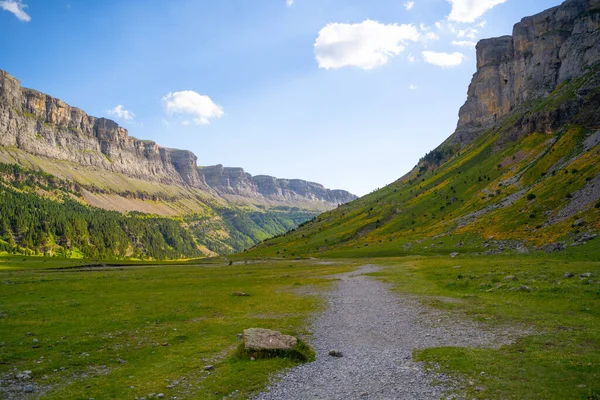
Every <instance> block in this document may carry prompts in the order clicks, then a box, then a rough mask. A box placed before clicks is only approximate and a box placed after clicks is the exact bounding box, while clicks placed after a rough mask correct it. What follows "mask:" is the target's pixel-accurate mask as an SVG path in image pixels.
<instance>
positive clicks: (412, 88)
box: [408, 84, 417, 90]
mask: <svg viewBox="0 0 600 400" xmlns="http://www.w3.org/2000/svg"><path fill="white" fill-rule="evenodd" d="M408 88H409V89H410V90H417V87H416V86H415V85H413V84H411V85H410V86H409V87H408Z"/></svg>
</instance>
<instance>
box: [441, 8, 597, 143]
mask: <svg viewBox="0 0 600 400" xmlns="http://www.w3.org/2000/svg"><path fill="white" fill-rule="evenodd" d="M597 7H598V2H597V1H596V0H591V1H590V0H570V1H565V2H564V3H563V4H562V5H560V6H558V7H554V8H551V9H549V10H546V11H544V12H542V13H539V14H537V15H534V16H531V17H526V18H523V19H522V20H521V22H519V23H517V24H516V25H515V26H514V28H513V32H512V36H502V37H498V38H493V39H485V40H481V41H480V42H479V43H478V44H477V72H476V74H475V75H474V77H473V80H472V81H471V85H470V86H469V91H468V98H467V101H466V103H465V105H464V106H463V107H462V108H461V109H460V113H459V122H458V127H457V129H456V132H455V133H454V134H453V135H452V136H451V137H450V138H449V140H448V143H450V144H458V145H460V146H461V147H464V146H466V145H467V144H468V143H470V142H472V141H473V140H475V139H476V138H477V137H479V136H480V135H481V134H483V133H484V132H486V131H487V130H488V129H489V128H490V127H492V126H493V125H494V124H496V122H498V121H499V120H500V119H501V118H502V117H504V116H506V115H508V114H509V113H510V112H511V111H513V110H514V109H515V108H517V107H519V105H521V104H523V103H524V102H526V101H528V100H533V99H537V98H543V97H546V96H547V95H549V94H550V93H551V92H552V91H553V90H555V89H556V88H557V87H558V85H560V84H561V83H562V82H564V81H566V80H569V79H573V78H577V77H580V76H582V75H583V74H584V73H585V72H587V68H588V67H590V66H591V65H594V64H595V63H596V62H597V61H598V60H599V59H600V47H599V46H597V44H598V38H599V33H598V22H597V19H595V18H591V17H589V13H590V12H593V11H592V10H594V9H596V8H597ZM581 107H582V102H580V101H579V100H578V99H572V100H571V102H570V104H567V105H563V106H562V107H561V109H560V112H556V113H540V114H538V115H532V116H528V117H527V118H523V119H522V120H520V121H519V122H518V124H520V126H519V125H516V126H515V128H514V132H510V134H509V135H508V136H507V140H514V139H515V138H518V137H520V136H522V135H527V134H530V133H532V132H551V131H554V129H555V127H557V126H561V124H563V123H566V122H568V121H569V120H571V119H572V118H574V117H575V116H576V115H577V114H578V112H579V110H580V108H581ZM592 108H593V107H592ZM593 112H594V111H592V113H593ZM579 118H583V119H585V118H589V119H590V121H591V120H595V119H596V118H597V114H592V115H590V116H586V115H581V116H579ZM509 138H510V139H509Z"/></svg>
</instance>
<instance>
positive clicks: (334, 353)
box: [328, 350, 344, 358]
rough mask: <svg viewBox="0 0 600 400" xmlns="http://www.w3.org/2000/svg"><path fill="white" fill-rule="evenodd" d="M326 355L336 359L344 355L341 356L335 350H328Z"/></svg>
mask: <svg viewBox="0 0 600 400" xmlns="http://www.w3.org/2000/svg"><path fill="white" fill-rule="evenodd" d="M328 354H329V355H330V356H331V357H338V358H340V357H343V356H344V355H343V354H342V353H341V352H340V351H337V350H329V353H328Z"/></svg>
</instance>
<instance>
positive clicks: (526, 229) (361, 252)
mask: <svg viewBox="0 0 600 400" xmlns="http://www.w3.org/2000/svg"><path fill="white" fill-rule="evenodd" d="M595 73H596V72H590V74H589V76H593V75H594V74H595ZM589 76H587V75H586V76H585V77H583V78H581V79H578V80H574V81H570V82H566V83H564V84H563V85H562V86H561V87H560V88H559V89H557V90H556V91H555V92H554V93H553V94H552V95H550V96H549V97H548V98H546V99H543V100H539V101H532V102H529V103H527V104H524V105H522V106H521V107H519V108H518V109H516V110H515V111H514V112H513V113H511V114H510V115H508V116H507V117H505V118H504V119H503V120H501V121H500V122H499V123H498V124H497V125H496V126H495V127H493V128H491V129H490V130H489V131H487V132H484V133H483V134H481V135H480V136H479V137H478V138H476V139H475V140H473V141H472V142H470V143H466V144H464V146H461V145H458V144H451V143H452V142H451V141H449V142H448V143H445V144H443V145H442V146H440V147H439V148H438V149H436V150H434V151H432V152H430V153H429V154H427V155H426V156H425V157H424V158H423V159H422V160H421V161H420V162H419V164H418V165H417V166H416V167H415V169H414V170H413V171H411V172H410V173H409V174H407V175H406V176H404V177H403V178H401V179H399V180H397V181H396V182H394V183H392V184H390V185H388V186H387V187H385V188H383V189H381V190H377V191H375V192H373V193H371V194H369V195H367V196H364V197H362V198H360V199H358V200H356V201H353V202H351V203H348V204H345V205H342V206H340V207H338V208H337V209H336V210H333V211H330V212H326V213H324V214H322V215H319V216H318V217H317V218H315V219H314V220H313V221H311V222H309V223H307V224H304V225H303V226H301V227H300V228H298V229H297V230H295V231H293V232H290V233H289V234H287V235H285V236H282V237H277V238H274V239H271V240H267V241H265V242H264V243H262V244H260V245H258V246H256V247H255V248H254V249H252V250H250V251H249V253H248V254H244V256H254V257H282V258H283V257H284V256H285V257H286V258H289V257H290V256H314V257H316V256H322V257H354V256H363V257H384V256H401V255H406V254H430V253H434V254H439V253H451V252H485V251H491V250H498V251H513V252H514V251H516V250H517V249H521V250H522V251H525V252H526V251H534V250H536V249H542V248H544V247H545V246H547V245H551V244H555V243H563V244H564V245H565V246H570V245H571V244H575V245H580V244H582V243H583V242H587V241H588V240H587V239H583V240H582V237H585V238H589V237H591V236H593V235H594V234H596V232H598V230H600V208H597V207H595V205H596V203H598V202H599V201H600V190H598V187H599V186H600V163H598V162H597V161H598V159H599V157H600V147H599V146H598V144H597V143H598V141H597V140H598V138H599V135H600V134H599V133H598V128H597V126H593V125H590V126H581V125H575V124H572V123H571V124H568V123H567V124H565V125H564V126H561V127H557V128H556V129H555V130H554V131H553V132H551V133H546V132H544V133H542V132H533V133H531V134H527V133H526V131H525V129H526V128H525V126H524V124H523V121H524V120H526V119H527V118H531V119H535V118H538V119H539V118H541V119H543V118H545V117H544V116H545V115H547V113H549V112H551V111H552V110H555V109H556V107H559V106H560V105H562V104H564V103H565V102H567V101H570V100H571V99H572V98H573V96H574V92H575V91H576V90H577V88H579V87H580V86H581V84H582V82H583V81H585V80H586V79H588V78H589ZM592 106H593V103H591V105H590V107H592ZM594 188H595V189H594ZM593 243H594V242H590V243H589V244H587V246H593ZM597 246H598V244H596V247H597ZM563 247H564V246H563Z"/></svg>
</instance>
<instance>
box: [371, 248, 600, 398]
mask: <svg viewBox="0 0 600 400" xmlns="http://www.w3.org/2000/svg"><path fill="white" fill-rule="evenodd" d="M378 263H380V264H382V265H385V266H387V267H386V268H384V269H383V270H382V271H380V272H377V273H375V274H373V275H375V276H376V277H378V278H379V279H382V280H385V281H387V282H391V283H393V284H394V287H395V289H396V290H397V291H398V292H401V293H409V294H415V295H418V296H420V297H421V298H422V300H423V302H424V303H425V304H427V305H429V306H432V307H437V308H441V309H445V310H447V311H449V312H451V313H452V314H453V315H455V316H456V317H457V318H473V319H475V320H478V321H481V322H482V323H484V324H486V325H488V326H490V327H491V328H492V329H506V328H507V327H508V329H511V328H510V327H517V328H518V329H520V330H522V331H524V332H528V333H526V334H525V336H524V337H521V338H519V339H518V340H517V341H516V342H515V343H513V344H509V345H504V346H502V347H500V348H498V349H481V348H479V349H477V348H458V347H443V348H431V349H418V350H416V351H415V352H414V356H415V358H416V359H417V360H421V361H425V362H427V363H428V364H430V367H432V368H436V369H440V370H441V371H443V372H446V373H449V374H451V375H452V376H454V377H455V378H458V379H459V380H460V381H461V383H462V384H463V385H464V390H462V391H460V392H461V394H462V395H463V396H465V395H466V398H469V399H472V398H476V399H598V398H600V380H598V376H600V364H599V363H598V360H600V332H599V331H598V327H599V326H600V262H599V261H598V258H596V261H583V260H578V259H577V257H568V258H567V257H562V258H558V257H547V256H544V257H539V256H519V257H494V258H491V257H461V258H456V259H448V258H447V257H407V258H403V259H386V260H379V261H378ZM567 273H571V274H572V275H573V276H572V277H570V278H569V277H566V276H565V274H567ZM586 273H591V274H592V275H591V277H587V276H588V275H586ZM582 275H583V276H582ZM448 299H454V300H453V301H448Z"/></svg>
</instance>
